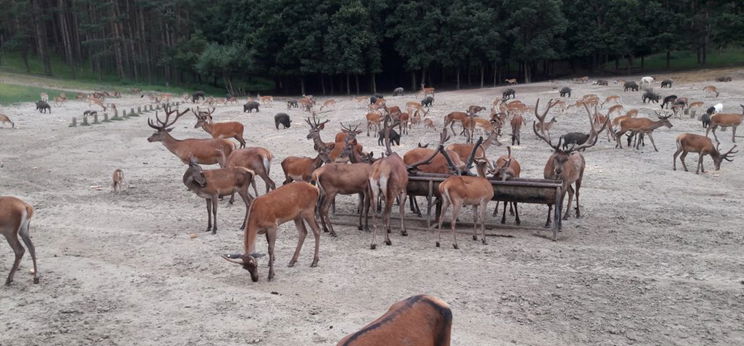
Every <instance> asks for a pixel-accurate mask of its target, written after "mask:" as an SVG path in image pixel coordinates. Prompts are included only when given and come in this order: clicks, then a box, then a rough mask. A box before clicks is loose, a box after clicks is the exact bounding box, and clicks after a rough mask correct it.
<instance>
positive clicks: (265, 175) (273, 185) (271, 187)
mask: <svg viewBox="0 0 744 346" xmlns="http://www.w3.org/2000/svg"><path fill="white" fill-rule="evenodd" d="M261 179H263V181H264V183H266V193H269V191H271V190H276V183H274V181H273V180H271V177H269V174H268V173H267V172H263V173H262V175H261ZM256 196H258V193H256Z"/></svg>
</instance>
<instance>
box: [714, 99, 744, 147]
mask: <svg viewBox="0 0 744 346" xmlns="http://www.w3.org/2000/svg"><path fill="white" fill-rule="evenodd" d="M740 106H741V108H742V114H733V113H716V114H714V115H712V116H711V117H710V124H709V125H708V128H707V129H706V130H705V137H708V132H709V131H713V137H714V138H715V139H716V143H721V142H720V141H719V140H718V136H716V129H718V128H719V127H720V128H721V131H723V130H725V129H726V128H728V127H731V128H732V131H731V141H732V142H734V143H736V128H737V127H738V126H739V125H741V122H742V120H743V119H744V105H740Z"/></svg>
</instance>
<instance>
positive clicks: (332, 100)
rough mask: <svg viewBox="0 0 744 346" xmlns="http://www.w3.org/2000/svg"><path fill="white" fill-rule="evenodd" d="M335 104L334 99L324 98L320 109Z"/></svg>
mask: <svg viewBox="0 0 744 346" xmlns="http://www.w3.org/2000/svg"><path fill="white" fill-rule="evenodd" d="M335 105H336V100H334V99H330V100H326V101H325V102H323V105H321V106H320V110H323V108H329V107H331V106H335Z"/></svg>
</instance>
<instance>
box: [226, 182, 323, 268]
mask: <svg viewBox="0 0 744 346" xmlns="http://www.w3.org/2000/svg"><path fill="white" fill-rule="evenodd" d="M319 194H320V193H319V192H318V188H317V187H315V186H312V185H310V184H308V183H306V182H294V183H291V184H288V185H284V186H282V187H279V188H278V189H276V190H273V191H271V192H269V193H267V194H265V195H263V196H260V197H257V198H256V199H254V200H253V202H251V204H250V206H249V207H248V212H247V215H246V219H245V222H244V224H245V227H244V229H245V231H244V234H245V235H244V242H243V253H242V254H231V255H223V256H222V258H224V259H225V260H226V261H228V262H231V263H235V264H238V265H241V266H242V267H243V269H245V270H247V271H248V272H249V273H250V275H251V280H252V281H253V282H256V281H258V262H257V261H256V258H258V257H259V256H258V254H256V253H255V251H256V236H257V235H259V234H266V240H267V243H268V246H269V281H271V279H273V278H274V247H275V244H276V237H277V229H278V228H279V226H280V225H281V224H283V223H285V222H287V221H289V220H293V221H294V223H295V227H296V228H297V231H298V232H299V237H298V240H297V248H296V249H295V252H294V255H293V256H292V259H291V260H290V261H289V267H294V265H295V263H297V259H298V258H299V256H300V250H301V249H302V244H303V243H304V242H305V237H306V236H307V228H305V223H307V224H308V225H309V226H310V228H311V229H312V231H313V236H314V237H315V252H314V256H313V262H312V263H311V264H310V267H317V266H318V259H319V257H318V252H319V249H320V227H318V222H317V221H316V220H315V207H316V206H317V204H318V196H319Z"/></svg>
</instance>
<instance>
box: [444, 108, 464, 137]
mask: <svg viewBox="0 0 744 346" xmlns="http://www.w3.org/2000/svg"><path fill="white" fill-rule="evenodd" d="M468 118H469V116H468V113H465V112H452V113H450V114H447V115H445V116H444V127H445V128H446V127H448V126H449V128H450V130H452V135H453V136H454V135H455V129H454V125H455V122H459V123H460V125H462V127H463V130H464V129H465V124H464V121H467V119H468Z"/></svg>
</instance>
